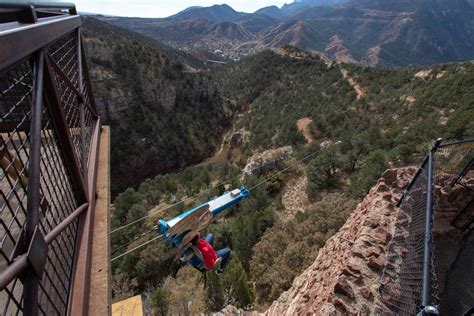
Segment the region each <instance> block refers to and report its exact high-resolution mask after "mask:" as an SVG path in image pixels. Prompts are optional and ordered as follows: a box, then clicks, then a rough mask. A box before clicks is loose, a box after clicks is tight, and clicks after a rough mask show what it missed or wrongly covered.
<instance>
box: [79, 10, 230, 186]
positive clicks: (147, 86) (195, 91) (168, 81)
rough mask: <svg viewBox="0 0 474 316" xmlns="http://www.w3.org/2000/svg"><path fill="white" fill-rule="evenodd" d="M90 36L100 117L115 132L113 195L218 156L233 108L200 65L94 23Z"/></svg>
mask: <svg viewBox="0 0 474 316" xmlns="http://www.w3.org/2000/svg"><path fill="white" fill-rule="evenodd" d="M83 34H84V38H85V45H86V48H87V52H88V57H89V61H90V65H89V66H90V73H91V77H92V84H93V88H94V92H95V97H96V100H97V105H98V110H99V112H100V114H101V115H102V118H103V119H104V123H105V124H107V125H110V126H111V128H112V140H111V142H112V148H113V151H112V157H111V169H112V193H113V195H115V194H116V193H118V192H120V191H123V190H124V189H126V188H127V187H129V186H136V185H138V184H139V183H140V182H141V181H142V180H144V179H145V178H147V177H150V176H155V175H156V174H158V173H159V172H169V171H172V170H176V169H179V168H181V167H183V166H186V165H189V164H190V163H195V162H199V161H201V160H202V159H204V158H205V157H207V156H209V155H210V154H212V152H213V151H214V149H215V148H216V146H217V145H218V144H219V142H220V139H221V135H222V133H223V132H224V131H225V130H226V128H227V127H228V126H229V124H230V119H231V117H232V108H231V105H230V104H229V103H228V102H225V101H224V100H223V99H222V98H221V96H220V94H219V92H218V91H217V90H216V88H215V87H214V85H213V84H212V83H211V82H210V80H209V76H208V74H207V72H205V71H201V70H199V68H193V67H199V66H200V63H199V62H198V61H196V60H195V59H193V58H192V57H190V56H188V55H186V54H185V53H183V52H179V51H177V50H174V49H172V48H169V47H166V46H165V45H163V44H161V43H159V42H157V41H155V40H152V39H150V38H146V37H144V36H142V35H139V34H135V33H133V32H130V31H127V30H124V29H121V28H118V27H114V26H111V25H109V24H107V23H104V22H101V21H98V20H95V19H93V18H86V19H85V21H84V26H83ZM190 65H191V66H190Z"/></svg>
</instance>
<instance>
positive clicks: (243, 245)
mask: <svg viewBox="0 0 474 316" xmlns="http://www.w3.org/2000/svg"><path fill="white" fill-rule="evenodd" d="M274 221H275V216H274V212H273V210H272V209H271V208H265V209H263V210H258V209H256V210H252V211H249V212H245V213H242V214H241V215H240V216H239V217H238V218H237V219H236V220H235V222H234V224H233V225H232V226H231V233H232V248H233V249H234V251H235V252H236V254H237V255H238V257H239V259H240V260H241V261H242V264H243V266H244V267H245V269H246V270H247V271H248V269H249V263H250V258H251V257H252V254H253V250H252V248H253V245H255V244H256V243H257V241H258V240H259V239H260V237H262V235H263V234H264V233H265V230H266V229H267V228H269V227H271V226H273V223H274Z"/></svg>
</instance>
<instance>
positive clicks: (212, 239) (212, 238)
mask: <svg viewBox="0 0 474 316" xmlns="http://www.w3.org/2000/svg"><path fill="white" fill-rule="evenodd" d="M204 240H205V241H207V242H208V243H209V244H210V245H211V246H212V245H214V235H213V234H207V236H206V238H204Z"/></svg>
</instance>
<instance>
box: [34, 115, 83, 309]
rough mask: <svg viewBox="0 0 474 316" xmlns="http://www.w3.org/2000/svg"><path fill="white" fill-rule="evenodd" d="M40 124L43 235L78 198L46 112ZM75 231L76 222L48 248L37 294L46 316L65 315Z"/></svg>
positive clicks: (72, 206) (41, 223)
mask: <svg viewBox="0 0 474 316" xmlns="http://www.w3.org/2000/svg"><path fill="white" fill-rule="evenodd" d="M43 125H44V128H43V130H42V133H41V160H40V165H41V179H40V184H41V185H40V193H41V196H42V200H41V210H42V212H41V215H42V216H41V218H40V228H41V231H42V232H43V234H44V235H46V234H47V233H49V232H50V231H51V230H52V229H53V228H54V227H56V226H57V225H58V224H59V223H60V222H62V221H63V220H64V219H65V218H66V217H67V216H68V215H69V214H70V213H71V212H72V211H74V210H75V209H76V208H77V207H78V202H77V201H78V198H77V196H76V194H75V192H74V190H73V187H72V183H71V180H70V177H69V175H68V172H67V171H66V168H65V165H64V163H63V161H64V160H63V159H64V158H63V157H62V155H61V152H60V150H59V144H58V138H57V135H56V134H55V132H54V130H53V129H52V124H51V122H50V118H49V115H48V111H47V110H46V109H44V110H43ZM77 232H78V224H77V220H76V221H75V222H74V223H73V224H72V225H69V226H68V227H67V228H66V230H65V231H63V232H62V233H61V234H60V235H59V236H58V237H57V238H56V239H55V240H54V241H53V242H52V243H51V244H50V246H49V250H48V259H47V263H46V267H45V273H44V276H43V279H42V280H41V283H40V295H39V303H40V311H43V313H44V314H46V315H52V314H65V313H66V309H67V301H68V294H69V286H70V283H71V277H72V266H73V260H74V251H75V246H76V238H77Z"/></svg>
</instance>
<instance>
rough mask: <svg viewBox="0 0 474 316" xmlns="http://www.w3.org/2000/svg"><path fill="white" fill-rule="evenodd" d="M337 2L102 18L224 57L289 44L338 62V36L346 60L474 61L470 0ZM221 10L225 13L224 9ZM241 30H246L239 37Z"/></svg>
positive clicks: (388, 63) (392, 63)
mask: <svg viewBox="0 0 474 316" xmlns="http://www.w3.org/2000/svg"><path fill="white" fill-rule="evenodd" d="M336 2H337V4H333V5H325V6H318V5H315V3H316V4H317V3H322V2H294V3H291V4H288V5H286V6H283V7H282V8H281V9H279V8H278V7H276V6H270V7H265V8H262V9H260V10H257V11H255V13H241V12H237V11H235V10H233V9H232V8H230V7H229V6H227V5H220V6H212V7H208V8H199V9H193V10H190V11H186V12H184V13H182V14H181V13H180V14H178V15H176V16H172V17H169V18H167V19H127V18H107V17H103V18H102V19H103V20H105V21H107V22H110V23H113V24H116V25H119V26H123V27H127V28H130V29H132V30H134V31H137V32H140V33H143V34H146V35H148V36H151V37H154V38H156V39H158V40H161V41H164V42H165V43H166V44H168V45H171V46H172V47H175V48H179V49H184V50H186V51H188V52H190V53H193V51H194V50H195V49H196V47H198V48H199V49H200V50H207V51H208V52H210V53H214V52H215V51H219V54H220V55H221V57H222V58H227V59H234V60H238V59H240V58H242V57H245V56H248V55H251V54H254V53H256V52H258V51H262V50H264V49H267V48H278V47H281V46H284V45H288V44H290V45H297V46H299V47H300V48H304V49H307V50H317V51H320V52H322V53H325V54H326V57H327V58H330V59H333V60H338V56H339V55H341V51H340V50H336V51H334V50H326V48H327V46H328V45H332V44H331V43H332V41H333V40H334V36H337V38H338V41H339V42H340V43H341V44H342V46H343V47H344V48H343V50H344V51H345V52H344V53H342V54H343V55H344V56H346V57H347V56H349V55H350V56H351V58H346V57H344V58H343V59H342V60H344V61H351V62H356V63H360V64H363V65H369V66H380V67H404V66H409V65H430V64H436V63H444V62H451V61H465V60H471V59H474V40H473V38H474V23H472V21H474V7H473V6H472V5H471V4H469V2H468V1H467V0H455V1H447V0H436V1H430V0H418V1H405V0H398V1H395V2H387V1H379V0H357V1H354V2H348V3H340V2H339V1H335V2H334V1H328V2H324V3H327V4H330V3H336ZM219 10H222V11H224V12H225V13H223V14H217V13H216V12H217V11H219ZM197 21H199V23H197ZM291 21H298V22H300V24H299V25H300V27H301V26H303V25H304V27H303V28H304V29H305V30H303V32H301V31H299V30H296V29H294V25H293V24H292V23H291ZM440 22H442V23H440ZM222 23H228V24H226V25H227V28H228V30H226V31H224V30H223V29H224V28H225V25H223V24H222ZM238 26H240V27H238ZM285 26H286V27H285ZM239 28H241V29H240V31H239V32H240V33H241V34H240V35H239V36H236V33H235V32H236V30H238V29H239ZM216 29H221V30H222V31H219V32H216V31H215V30H216ZM298 33H300V34H298Z"/></svg>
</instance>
